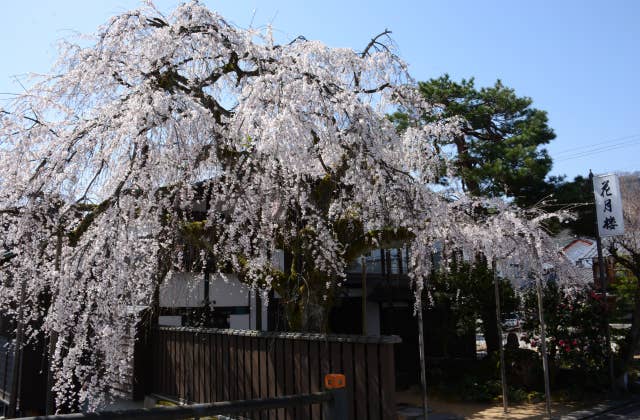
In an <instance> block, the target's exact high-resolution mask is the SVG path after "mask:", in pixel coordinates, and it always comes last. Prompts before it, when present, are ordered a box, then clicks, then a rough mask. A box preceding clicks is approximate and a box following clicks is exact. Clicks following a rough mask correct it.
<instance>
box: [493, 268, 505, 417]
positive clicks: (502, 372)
mask: <svg viewBox="0 0 640 420" xmlns="http://www.w3.org/2000/svg"><path fill="white" fill-rule="evenodd" d="M491 269H492V270H493V284H494V289H495V295H496V325H497V327H498V346H499V348H500V378H501V380H502V407H503V409H504V413H505V414H507V413H508V412H509V401H508V399H507V372H506V369H505V365H504V345H503V343H502V317H501V313H500V312H501V311H500V288H499V285H498V282H499V278H498V267H497V264H496V259H495V258H494V259H493V261H491Z"/></svg>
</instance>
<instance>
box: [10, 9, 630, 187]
mask: <svg viewBox="0 0 640 420" xmlns="http://www.w3.org/2000/svg"><path fill="white" fill-rule="evenodd" d="M204 3H206V4H207V5H208V6H209V7H211V8H212V9H215V10H217V11H218V12H220V13H221V14H222V15H223V16H225V17H226V18H227V20H229V21H231V22H233V23H235V24H236V25H238V26H241V27H248V26H250V25H253V26H256V27H260V26H263V25H266V24H269V23H270V24H272V25H273V27H274V29H275V31H276V34H277V36H278V37H279V38H280V40H282V41H285V40H289V39H292V38H294V37H296V36H298V35H304V36H305V37H306V38H309V39H318V40H321V41H323V42H325V43H326V44H328V45H330V46H335V47H350V48H354V49H357V50H361V49H362V48H363V47H364V46H365V45H366V44H367V42H368V41H369V39H370V38H371V37H372V36H373V35H375V34H377V33H379V32H381V31H383V30H384V29H385V28H388V29H389V30H391V31H393V35H392V36H393V39H394V40H395V42H396V43H397V45H398V47H399V51H400V55H401V56H402V57H403V59H404V60H405V61H407V62H408V63H409V65H410V69H411V72H412V74H413V76H414V78H415V79H417V80H426V79H429V78H432V77H438V76H439V75H441V74H443V73H445V72H446V73H449V74H450V75H451V76H452V77H453V78H454V79H458V80H459V79H460V78H469V77H475V78H476V84H477V85H478V86H485V85H489V84H492V83H493V82H494V81H495V79H497V78H500V79H502V81H503V83H504V84H505V85H507V86H510V87H513V88H515V89H516V92H517V93H518V94H520V95H526V96H530V97H532V98H533V100H534V106H535V107H537V108H540V109H544V110H546V111H548V113H549V119H550V125H551V126H552V127H553V128H554V130H555V131H556V134H557V138H556V140H554V141H553V142H552V143H551V144H550V145H549V146H548V150H549V151H550V153H551V156H552V157H553V158H554V168H553V170H552V174H556V175H559V174H567V175H569V176H570V177H573V176H575V175H579V174H586V173H587V172H588V170H589V169H593V171H594V172H596V173H604V172H611V171H634V170H640V163H639V162H638V161H639V158H640V106H639V105H638V98H640V79H639V77H638V75H640V24H638V21H639V20H640V2H639V1H635V0H626V1H623V0H611V1H595V0H593V1H578V0H563V1H551V0H537V1H531V2H524V1H508V0H500V1H499V0H483V1H475V0H464V1H463V0H449V1H444V0H440V1H437V2H436V1H432V0H423V1H417V0H416V1H406V0H396V1H393V2H389V1H386V2H385V1H348V0H343V1H334V0H323V1H321V2H319V1H314V2H303V1H300V0H298V1H285V0H278V1H257V0H234V1H204ZM139 4H140V3H139V2H137V1H135V0H131V1H125V0H112V1H100V0H95V1H86V0H85V1H79V0H77V1H76V0H56V1H42V0H40V1H36V0H23V1H21V2H4V3H3V5H2V13H1V14H0V92H2V93H16V92H19V91H20V90H21V88H20V86H19V85H18V84H16V83H15V82H14V76H16V75H24V74H25V73H28V72H39V73H44V72H46V71H47V70H48V69H49V68H50V66H51V64H52V63H53V62H54V60H55V57H56V50H55V44H56V42H57V41H58V40H60V39H63V38H68V37H71V36H74V34H75V33H77V32H80V33H90V32H94V31H95V29H96V28H97V26H98V25H100V24H102V23H104V22H105V21H106V20H107V19H108V18H109V16H111V15H114V14H117V13H119V12H122V11H125V10H128V9H131V8H135V7H137V6H138V5H139ZM155 4H156V5H157V6H158V8H159V9H161V10H162V11H170V10H171V9H172V8H173V7H174V6H175V5H176V4H178V2H177V1H175V0H158V1H156V2H155ZM6 97H7V95H5V94H3V95H0V98H6Z"/></svg>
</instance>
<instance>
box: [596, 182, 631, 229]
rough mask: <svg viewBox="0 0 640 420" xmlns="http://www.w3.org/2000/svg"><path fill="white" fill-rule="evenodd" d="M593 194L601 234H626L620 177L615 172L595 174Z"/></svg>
mask: <svg viewBox="0 0 640 420" xmlns="http://www.w3.org/2000/svg"><path fill="white" fill-rule="evenodd" d="M593 194H594V196H595V199H596V216H597V219H598V233H599V234H600V236H616V235H622V234H624V219H623V218H622V197H621V196H620V186H619V184H618V177H617V176H616V175H614V174H607V175H595V176H594V177H593Z"/></svg>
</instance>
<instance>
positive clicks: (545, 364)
mask: <svg viewBox="0 0 640 420" xmlns="http://www.w3.org/2000/svg"><path fill="white" fill-rule="evenodd" d="M532 247H533V254H534V256H535V264H539V265H541V262H540V255H538V249H537V248H536V244H535V243H534V242H532ZM540 274H541V272H540V270H536V273H535V275H536V291H537V295H538V318H539V320H540V351H541V352H542V371H543V374H544V395H545V402H546V407H545V408H546V413H547V417H548V418H551V387H550V385H549V360H548V358H547V332H546V325H545V322H544V309H543V304H542V280H541V279H540Z"/></svg>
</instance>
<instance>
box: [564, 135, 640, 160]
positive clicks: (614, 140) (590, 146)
mask: <svg viewBox="0 0 640 420" xmlns="http://www.w3.org/2000/svg"><path fill="white" fill-rule="evenodd" d="M635 137H640V133H638V134H630V135H628V136H624V137H617V138H615V139H610V140H604V141H599V142H596V143H591V144H587V145H581V146H577V147H570V148H568V149H564V150H560V151H558V152H556V153H554V154H555V155H562V154H567V153H572V152H575V151H577V150H579V149H582V148H589V149H590V148H593V147H595V146H600V145H603V144H608V143H617V142H620V141H622V140H627V139H631V138H635Z"/></svg>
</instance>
